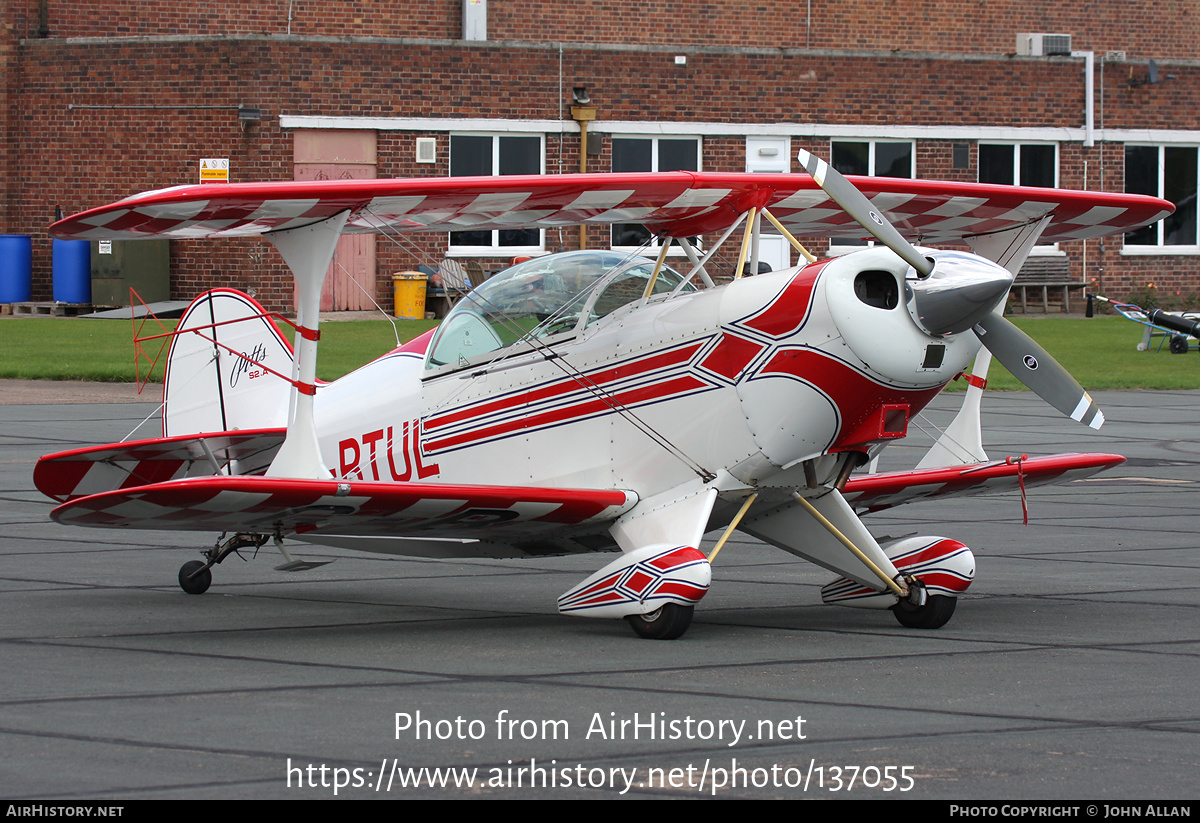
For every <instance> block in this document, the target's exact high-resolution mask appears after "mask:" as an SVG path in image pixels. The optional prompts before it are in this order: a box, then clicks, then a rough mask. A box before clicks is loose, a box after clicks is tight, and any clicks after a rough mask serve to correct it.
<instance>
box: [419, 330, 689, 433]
mask: <svg viewBox="0 0 1200 823" xmlns="http://www.w3.org/2000/svg"><path fill="white" fill-rule="evenodd" d="M702 345H703V342H700V343H695V344H692V345H688V346H682V347H680V348H677V349H672V350H671V351H667V352H662V353H660V354H652V355H650V356H649V357H644V358H642V359H640V360H631V361H629V362H627V363H622V364H620V365H619V366H613V367H611V368H607V369H601V370H599V371H597V372H593V373H592V374H588V375H585V376H583V377H570V378H566V379H564V380H559V381H557V382H555V383H551V384H550V385H547V386H543V387H542V388H539V389H533V390H531V391H526V392H523V393H519V394H515V395H510V396H508V397H504V398H502V399H500V400H492V401H489V402H486V403H481V404H479V405H476V406H469V407H467V408H463V409H459V410H457V411H452V412H447V413H446V414H441V415H436V416H434V417H429V418H426V419H425V420H424V421H423V423H422V429H423V430H424V431H425V432H432V431H434V430H435V429H438V428H442V427H444V426H450V425H453V424H455V423H460V422H462V421H464V420H471V419H474V418H476V417H484V416H486V415H489V414H493V413H495V412H500V411H508V410H510V409H513V408H516V407H518V406H528V405H530V404H532V403H537V402H540V401H543V400H548V399H552V398H554V397H559V396H561V395H564V394H567V393H569V392H573V391H580V390H581V389H582V390H586V389H587V387H589V386H592V385H593V384H594V385H596V386H604V385H605V384H607V383H612V382H614V381H616V380H624V379H628V378H630V377H636V376H638V375H639V374H645V373H647V372H651V371H655V370H656V369H664V368H669V367H671V366H677V365H680V364H682V363H686V362H688V361H689V360H691V359H692V356H693V355H694V354H695V353H696V352H697V351H699V350H700V348H701V346H702Z"/></svg>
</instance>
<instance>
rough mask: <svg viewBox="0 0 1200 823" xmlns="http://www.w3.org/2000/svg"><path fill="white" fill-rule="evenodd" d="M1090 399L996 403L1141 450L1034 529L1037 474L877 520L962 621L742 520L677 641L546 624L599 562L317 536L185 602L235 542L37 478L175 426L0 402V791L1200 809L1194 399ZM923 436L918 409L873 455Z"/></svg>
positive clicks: (1000, 414)
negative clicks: (75, 497)
mask: <svg viewBox="0 0 1200 823" xmlns="http://www.w3.org/2000/svg"><path fill="white" fill-rule="evenodd" d="M8 388H11V386H6V385H0V397H3V396H9V395H10V394H11V393H10V392H8V391H6V389H8ZM1096 398H1097V400H1098V402H1099V403H1100V405H1101V407H1102V408H1103V409H1104V411H1105V413H1106V414H1107V416H1108V423H1107V425H1105V427H1104V428H1103V429H1102V430H1101V431H1099V432H1094V431H1091V430H1087V429H1084V428H1083V427H1081V426H1078V425H1077V424H1074V423H1071V422H1070V421H1067V420H1065V419H1063V418H1060V417H1058V416H1057V415H1056V414H1055V413H1054V412H1053V411H1052V410H1050V409H1049V408H1048V407H1047V406H1045V405H1044V404H1042V403H1041V402H1040V401H1039V400H1037V398H1036V397H1034V396H1033V395H1031V394H1029V393H1027V392H1021V393H1005V394H993V395H991V396H989V397H988V398H987V400H986V402H985V412H984V426H985V441H986V443H987V448H988V451H989V453H990V454H991V456H993V457H1004V456H1006V455H1010V454H1017V453H1027V454H1030V455H1039V454H1050V453H1056V452H1062V451H1082V450H1086V451H1100V452H1117V453H1121V454H1125V455H1127V456H1128V457H1129V461H1128V462H1127V463H1125V464H1124V465H1123V466H1121V467H1119V468H1117V469H1115V470H1113V471H1111V472H1108V473H1106V474H1102V475H1099V476H1097V477H1095V478H1092V479H1089V480H1085V481H1079V482H1074V483H1071V484H1067V485H1064V486H1058V487H1049V488H1039V489H1034V490H1032V491H1031V492H1030V496H1029V498H1030V499H1029V515H1030V524H1029V525H1028V526H1022V525H1021V505H1020V499H1019V497H1018V496H1017V495H1015V494H1006V495H1001V496H997V497H991V498H972V499H967V500H962V501H955V500H948V501H944V502H941V503H936V502H927V503H917V504H912V505H909V506H906V507H902V508H900V509H896V510H893V511H890V512H884V513H880V514H877V515H872V516H870V517H868V518H866V522H867V524H868V526H870V527H871V528H872V530H873V531H874V532H875V533H876V535H893V536H901V535H904V534H908V533H913V532H917V533H921V534H943V535H947V536H952V537H955V538H957V539H959V540H962V541H963V542H965V543H967V544H968V545H969V546H971V547H972V548H973V550H974V551H975V554H976V558H977V562H978V572H977V576H976V580H975V583H974V585H973V586H972V588H971V589H970V591H969V592H968V594H967V596H965V597H964V598H962V600H961V601H960V603H959V607H958V611H957V613H956V615H955V616H954V619H953V620H951V621H950V623H949V624H948V625H947V626H945V627H944V628H941V629H938V630H934V631H920V630H911V629H905V628H902V627H901V626H900V625H899V624H898V623H897V622H896V621H895V620H894V619H893V617H892V616H891V615H890V614H888V613H887V612H868V611H861V610H855V609H845V608H837V607H830V606H823V605H821V604H820V596H819V591H818V590H819V588H820V586H821V585H822V584H824V583H825V582H827V581H828V579H829V578H830V577H831V575H830V574H829V573H828V572H825V571H824V570H821V569H818V568H816V567H814V566H811V565H809V564H806V563H804V562H803V561H800V560H798V559H796V558H793V557H791V556H790V555H786V554H784V553H782V552H779V551H777V550H775V549H772V548H770V547H767V546H764V545H763V544H760V543H758V542H757V541H754V540H751V539H748V538H745V537H736V538H735V539H734V540H733V541H732V542H731V543H730V544H729V545H727V546H726V548H725V549H724V550H723V551H722V553H721V555H720V557H719V559H718V561H717V563H716V565H715V567H714V571H713V577H714V582H713V587H712V590H711V591H710V593H709V595H708V596H707V597H706V598H705V600H704V602H703V603H702V604H701V605H700V606H699V607H698V609H697V612H696V619H695V620H694V622H693V623H692V627H691V629H690V630H689V632H688V633H687V635H685V636H684V637H683V638H681V639H680V640H677V641H671V642H656V641H646V640H638V639H637V638H635V637H634V635H633V634H632V632H631V631H630V630H629V629H628V628H627V627H626V626H625V625H624V624H623V623H621V622H620V621H598V620H584V619H579V618H570V617H563V616H560V615H558V614H557V612H556V609H555V600H556V598H557V596H558V595H559V594H560V593H561V592H563V591H565V590H566V589H567V588H569V587H571V586H573V585H574V584H575V583H577V582H578V581H579V580H581V579H583V578H584V577H585V576H587V575H588V574H590V573H591V572H592V571H594V570H595V569H597V568H599V567H600V566H601V565H602V564H603V562H606V557H605V556H597V555H591V556H584V557H574V558H550V559H542V560H535V561H499V560H478V561H469V562H459V561H429V560H403V559H400V560H397V559H391V558H386V557H379V556H370V555H355V554H352V553H349V552H341V551H337V550H328V549H322V548H319V547H307V546H299V547H298V548H297V549H296V551H295V553H296V554H297V555H298V556H302V557H305V558H308V559H318V560H329V559H336V562H334V563H332V564H330V565H327V566H322V567H320V568H318V569H314V570H311V571H308V572H302V573H294V574H285V573H282V572H277V571H274V570H273V568H272V567H273V566H275V565H277V564H278V563H279V562H280V561H279V558H278V555H277V554H276V553H275V552H274V551H273V550H269V547H267V548H264V549H263V550H262V551H261V552H260V556H259V557H257V558H255V559H250V558H249V557H247V559H248V560H249V562H241V561H239V560H238V559H237V558H236V557H231V558H229V559H228V560H227V561H226V562H225V563H224V564H222V565H221V566H218V567H216V568H215V569H214V583H213V586H212V588H211V589H210V590H209V592H208V593H207V594H205V595H203V596H191V595H187V594H184V593H183V592H182V591H180V589H179V587H178V585H177V583H176V573H177V570H178V568H179V566H180V565H181V564H182V563H183V562H184V561H186V560H190V559H194V558H195V557H197V554H196V552H197V551H198V550H199V549H202V548H205V547H206V546H207V545H209V544H210V543H211V541H212V539H213V538H214V535H211V534H197V535H188V534H176V533H167V532H124V531H112V532H109V531H103V530H97V531H84V530H79V529H73V528H68V527H65V526H59V525H57V524H55V523H53V522H52V521H51V520H50V519H49V516H48V515H49V512H50V509H51V507H52V504H51V502H50V501H48V500H46V499H44V498H43V497H42V496H41V495H40V494H39V493H38V492H37V491H35V490H34V488H33V485H32V481H31V477H30V476H31V473H32V470H33V465H34V462H35V461H36V459H37V458H38V457H39V456H40V455H42V454H45V453H48V452H53V451H59V450H63V449H69V448H74V447H80V446H84V445H90V444H95V443H103V442H109V441H113V440H119V439H121V438H122V437H124V436H125V435H126V434H127V433H129V431H130V430H131V429H133V428H134V427H135V426H137V425H138V423H139V422H140V421H142V420H143V419H144V418H147V417H150V418H151V420H150V421H149V422H148V423H146V425H145V426H144V427H143V428H142V429H141V430H140V431H139V432H138V436H153V435H154V433H155V425H156V421H155V420H154V418H153V415H154V414H155V411H156V407H155V404H154V403H112V402H94V401H93V402H82V403H80V402H61V401H59V400H56V399H45V398H43V404H41V405H38V404H33V405H2V406H0V498H2V499H3V504H2V508H0V522H2V523H3V528H2V529H0V614H2V616H3V625H2V628H0V654H2V658H0V659H2V660H3V667H2V671H3V675H2V676H0V751H3V752H4V755H5V756H4V757H3V758H0V797H4V798H7V799H8V800H10V801H17V800H22V799H39V800H47V799H55V800H70V799H97V800H105V799H112V800H121V799H126V800H128V799H137V798H148V799H183V798H198V799H204V798H214V799H215V798H220V799H237V798H292V799H301V798H324V797H333V796H334V795H335V793H336V795H337V796H338V797H352V798H368V797H369V798H384V797H392V798H409V797H412V798H418V797H420V798H476V797H478V798H518V797H534V798H597V799H601V798H603V799H609V798H618V797H626V798H632V797H636V798H678V799H685V798H693V797H695V798H702V797H708V796H713V795H715V796H717V797H724V798H733V797H744V798H776V797H782V798H803V797H810V798H822V799H863V798H874V799H890V798H926V799H930V798H939V799H953V800H982V799H987V800H1017V799H1023V800H1033V799H1079V800H1089V799H1094V800H1097V801H1101V802H1104V801H1107V802H1112V801H1117V800H1136V799H1141V800H1151V799H1189V798H1194V797H1195V796H1196V788H1195V787H1196V775H1197V773H1198V772H1200V699H1198V696H1197V695H1198V693H1200V688H1198V684H1200V619H1198V618H1200V613H1198V608H1200V573H1198V571H1200V569H1198V567H1200V538H1197V536H1196V533H1197V531H1198V529H1197V527H1198V525H1200V515H1198V514H1197V499H1198V498H1197V492H1198V491H1200V486H1198V483H1200V473H1198V472H1197V466H1198V465H1200V426H1198V425H1197V417H1198V414H1197V409H1198V407H1200V392H1154V393H1148V392H1101V393H1098V394H1097V395H1096ZM957 403H958V398H957V397H955V396H950V397H942V398H939V399H938V400H937V401H935V405H934V409H933V411H932V412H931V413H928V414H929V417H930V418H931V419H932V420H933V421H934V422H935V423H938V424H941V425H944V424H945V423H946V422H948V419H949V416H950V411H951V410H952V409H953V408H955V407H956V406H957ZM910 441H911V443H910ZM927 443H928V441H927V440H926V439H925V438H924V437H923V436H922V435H920V434H919V433H916V432H913V431H912V430H911V429H910V436H909V438H908V439H907V440H906V441H905V442H904V443H902V444H900V445H898V446H894V447H892V448H891V449H890V450H889V453H887V454H885V464H884V466H883V468H885V469H889V468H903V467H907V466H911V465H913V463H915V461H916V459H917V458H918V457H919V455H920V454H921V453H922V452H923V449H924V448H925V446H926V445H927ZM715 536H716V535H709V537H708V539H707V540H706V542H705V545H704V546H703V548H704V549H705V550H708V549H709V548H711V545H712V542H713V540H714V539H715ZM397 715H399V723H398V722H397ZM801 721H802V722H801ZM398 726H399V727H400V728H399V729H398ZM410 768H411V769H412V770H413V772H408V771H406V770H407V769H410ZM421 768H426V769H429V770H432V769H435V768H438V769H455V770H456V771H455V772H454V773H449V772H438V773H432V772H430V771H426V772H423V773H422V772H420V771H419V770H420V769H421ZM463 769H465V770H468V771H467V772H466V774H467V775H468V776H470V775H471V772H470V770H472V769H473V770H475V772H474V781H473V783H472V785H471V786H469V787H468V786H464V785H459V786H456V785H455V781H456V780H458V781H462V779H463V772H461V771H457V770H463ZM381 775H383V777H382V778H381ZM410 778H411V779H412V780H419V781H420V785H419V786H416V787H414V786H411V785H410V786H407V787H401V785H400V783H401V781H402V780H406V779H410ZM431 779H432V780H434V781H435V782H436V781H438V780H442V779H448V780H449V786H448V787H445V788H442V787H440V786H430V785H429V783H430V780H431ZM731 782H733V783H735V784H736V785H732V786H731V785H730V783H731ZM389 783H390V784H391V786H390V791H389V790H388V784H389ZM335 784H339V785H338V786H337V787H336V790H335ZM531 784H532V785H531ZM580 784H582V786H581V785H580ZM1101 808H1103V807H1101Z"/></svg>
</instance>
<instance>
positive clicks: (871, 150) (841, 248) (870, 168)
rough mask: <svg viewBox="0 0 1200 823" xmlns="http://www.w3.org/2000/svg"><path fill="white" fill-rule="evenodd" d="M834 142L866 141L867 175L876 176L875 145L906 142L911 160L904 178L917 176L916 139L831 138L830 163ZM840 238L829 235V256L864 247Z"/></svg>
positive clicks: (872, 242)
mask: <svg viewBox="0 0 1200 823" xmlns="http://www.w3.org/2000/svg"><path fill="white" fill-rule="evenodd" d="M834 143H866V144H867V177H878V176H879V175H877V174H875V146H876V145H878V144H880V143H887V144H889V145H897V144H900V143H906V144H908V146H909V147H910V148H911V149H912V153H911V155H910V156H911V158H912V160H911V162H910V163H909V169H908V177H907V178H906V179H908V180H913V179H915V178H916V176H917V141H916V140H884V139H874V138H868V137H845V138H837V139H831V140H830V141H829V162H830V164H831V165H832V164H833V144H834ZM864 231H866V230H865V229H864ZM840 239H841V238H837V237H831V238H830V239H829V254H830V256H834V257H836V256H838V255H842V254H849V253H850V252H852V251H857V250H858V249H862V248H865V247H864V246H850V245H845V244H844V243H839V242H838V241H839V240H840ZM874 245H875V241H874V240H868V241H867V246H874Z"/></svg>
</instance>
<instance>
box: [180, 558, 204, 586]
mask: <svg viewBox="0 0 1200 823" xmlns="http://www.w3.org/2000/svg"><path fill="white" fill-rule="evenodd" d="M199 569H204V571H202V572H200V574H196V572H197V570H199ZM192 575H195V577H193V576H192ZM211 585H212V572H211V571H210V570H209V569H206V568H204V564H203V563H201V562H200V561H199V560H189V561H188V562H186V563H184V564H183V566H182V567H180V569H179V588H181V589H183V590H184V591H185V592H187V593H188V594H204V593H205V592H206V591H208V587H209V586H211Z"/></svg>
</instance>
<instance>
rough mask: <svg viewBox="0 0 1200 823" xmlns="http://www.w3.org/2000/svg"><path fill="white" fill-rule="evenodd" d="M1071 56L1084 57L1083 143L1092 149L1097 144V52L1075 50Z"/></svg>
mask: <svg viewBox="0 0 1200 823" xmlns="http://www.w3.org/2000/svg"><path fill="white" fill-rule="evenodd" d="M1071 56H1072V57H1082V58H1083V97H1084V109H1083V110H1084V120H1083V145H1084V148H1089V149H1090V148H1091V147H1092V146H1094V145H1096V132H1095V122H1096V119H1095V112H1096V100H1095V97H1096V54H1095V52H1091V51H1073V52H1071Z"/></svg>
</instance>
